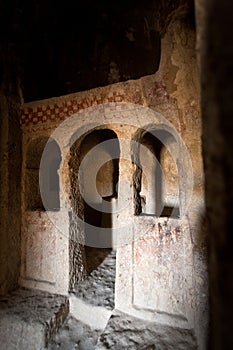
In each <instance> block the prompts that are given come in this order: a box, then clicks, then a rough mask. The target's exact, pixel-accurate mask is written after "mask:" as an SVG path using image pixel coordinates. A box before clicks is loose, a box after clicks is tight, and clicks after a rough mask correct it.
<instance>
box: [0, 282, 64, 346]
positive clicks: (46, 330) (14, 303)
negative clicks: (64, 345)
mask: <svg viewBox="0 0 233 350" xmlns="http://www.w3.org/2000/svg"><path fill="white" fill-rule="evenodd" d="M68 313H69V300H68V298H67V297H65V296H61V295H57V294H50V293H46V292H41V291H36V290H27V289H18V290H16V291H14V292H12V293H11V294H8V295H6V296H3V297H1V298H0V339H1V343H2V344H4V349H8V350H14V349H15V350H16V349H17V350H19V349H22V350H26V349H30V350H34V349H35V350H42V349H45V348H46V346H47V343H48V341H49V339H50V338H51V337H53V335H54V334H56V333H57V331H58V330H59V329H60V327H61V326H62V325H63V323H64V321H65V319H66V317H67V315H68ZM0 348H1V346H0Z"/></svg>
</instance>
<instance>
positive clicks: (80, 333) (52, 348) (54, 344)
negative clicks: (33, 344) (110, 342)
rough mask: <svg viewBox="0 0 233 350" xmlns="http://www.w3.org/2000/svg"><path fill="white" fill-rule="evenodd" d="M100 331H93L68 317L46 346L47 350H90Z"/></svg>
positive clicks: (93, 346)
mask: <svg viewBox="0 0 233 350" xmlns="http://www.w3.org/2000/svg"><path fill="white" fill-rule="evenodd" d="M100 333H101V331H100V330H93V329H91V328H90V327H89V326H87V325H86V324H84V323H82V322H80V321H78V320H76V319H75V318H74V317H72V316H70V317H69V318H68V319H67V321H66V322H65V323H64V326H63V327H62V329H61V332H59V334H57V335H56V336H55V337H54V339H53V340H51V342H50V343H49V344H48V350H56V349H60V350H74V349H79V350H92V349H94V348H95V345H96V343H97V341H98V336H99V335H100Z"/></svg>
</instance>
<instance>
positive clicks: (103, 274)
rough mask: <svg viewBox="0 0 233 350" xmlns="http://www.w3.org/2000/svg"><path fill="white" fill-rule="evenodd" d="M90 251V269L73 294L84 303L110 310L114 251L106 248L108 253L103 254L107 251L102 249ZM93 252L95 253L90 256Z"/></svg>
mask: <svg viewBox="0 0 233 350" xmlns="http://www.w3.org/2000/svg"><path fill="white" fill-rule="evenodd" d="M91 251H92V254H91ZM91 251H90V250H89V259H88V261H89V265H88V266H89V271H90V270H92V271H91V273H90V275H89V276H88V277H87V278H86V280H84V281H83V282H82V283H80V284H79V286H78V287H77V289H76V291H75V295H76V297H78V298H80V299H82V300H83V301H85V302H86V303H89V304H91V305H95V306H103V307H105V308H107V309H110V310H111V309H113V308H114V296H115V266H116V252H115V251H114V250H113V251H111V252H109V250H107V252H108V255H107V256H105V254H106V253H107V252H104V250H102V249H91ZM93 254H95V255H94V256H92V257H91V256H90V255H93ZM103 258H104V260H103V261H102V262H101V263H100V261H101V259H103ZM91 259H92V260H91ZM99 263H100V265H98V266H97V267H96V265H97V264H99ZM94 267H96V268H95V269H94Z"/></svg>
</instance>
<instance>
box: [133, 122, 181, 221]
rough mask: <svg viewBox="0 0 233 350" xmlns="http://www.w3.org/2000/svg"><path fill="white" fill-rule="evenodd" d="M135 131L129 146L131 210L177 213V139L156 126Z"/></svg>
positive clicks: (156, 214) (140, 213)
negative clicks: (133, 166)
mask: <svg viewBox="0 0 233 350" xmlns="http://www.w3.org/2000/svg"><path fill="white" fill-rule="evenodd" d="M138 134H139V135H140V136H139V137H138V139H137V142H136V143H135V145H134V147H133V148H134V149H133V162H134V163H135V166H136V170H135V173H134V193H135V194H134V199H135V203H134V204H135V214H136V215H152V216H156V217H179V213H180V209H179V207H180V204H179V201H180V199H179V170H178V165H177V159H178V155H179V148H178V143H177V141H176V139H175V137H174V136H173V135H172V134H171V133H170V132H169V131H167V130H163V129H159V128H156V129H150V130H144V131H142V130H141V131H139V133H138Z"/></svg>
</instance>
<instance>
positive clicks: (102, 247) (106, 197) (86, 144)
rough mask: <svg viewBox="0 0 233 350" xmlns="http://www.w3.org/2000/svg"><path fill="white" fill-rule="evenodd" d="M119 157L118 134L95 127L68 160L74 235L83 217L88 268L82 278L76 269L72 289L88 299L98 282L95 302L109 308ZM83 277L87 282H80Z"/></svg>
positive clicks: (84, 255)
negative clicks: (107, 294) (107, 292)
mask: <svg viewBox="0 0 233 350" xmlns="http://www.w3.org/2000/svg"><path fill="white" fill-rule="evenodd" d="M119 157H120V147H119V141H118V138H117V135H116V133H115V132H114V131H112V130H110V129H96V130H93V131H91V132H90V133H88V134H87V135H85V136H84V137H82V139H78V140H77V141H76V142H75V143H74V144H73V146H72V147H71V158H70V162H69V165H70V175H71V204H72V208H73V210H74V212H75V213H74V214H75V216H76V218H78V220H79V224H77V222H76V223H75V222H74V220H72V221H71V236H72V237H74V232H75V230H77V227H80V219H81V221H82V229H81V230H82V233H81V234H82V235H83V237H82V239H80V237H79V238H78V241H79V242H80V243H79V251H81V252H82V254H81V255H82V258H83V265H84V267H85V270H86V271H85V272H86V273H85V274H82V276H81V278H80V277H78V275H79V276H80V274H79V271H77V269H76V272H75V269H74V270H73V272H72V274H73V276H71V279H72V281H73V282H72V285H71V289H73V290H75V293H76V295H77V296H80V294H82V296H83V297H84V298H85V296H86V298H88V300H89V295H90V293H92V292H94V291H93V286H94V285H95V294H96V295H97V299H96V300H92V302H93V303H98V305H99V306H100V305H102V306H107V307H109V308H113V306H114V285H115V252H114V251H113V250H112V248H111V247H112V229H113V214H112V211H113V207H114V205H115V202H116V200H117V196H118V191H117V185H118V178H119ZM73 218H74V216H73ZM81 230H80V232H81ZM80 232H79V233H77V234H78V235H79V234H80ZM70 254H71V256H70V258H71V259H70V260H72V261H71V263H72V264H73V259H74V256H73V254H75V252H73V253H72V251H70ZM80 268H81V266H80ZM75 275H76V276H75ZM85 277H86V279H85ZM98 278H99V280H98V281H97V279H98ZM81 280H84V281H83V282H82V283H79V282H80V281H81ZM97 282H98V283H97ZM96 283H97V284H98V286H97V285H96ZM99 284H100V285H99ZM97 288H98V290H99V292H98V291H97V290H96V289H97ZM106 290H109V291H110V292H111V293H110V294H111V295H109V296H108V297H106V295H104V294H103V293H106ZM101 294H102V295H101ZM107 300H108V301H107ZM89 301H90V300H89Z"/></svg>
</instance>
